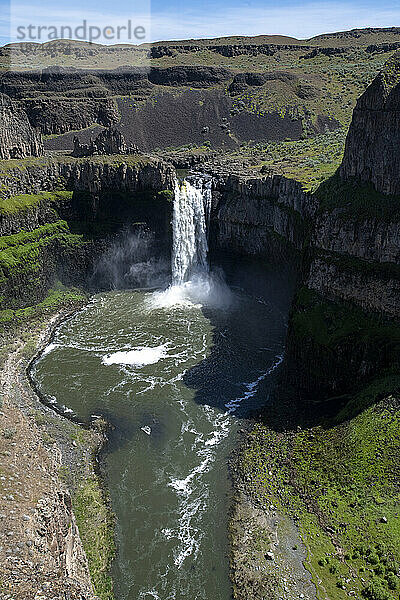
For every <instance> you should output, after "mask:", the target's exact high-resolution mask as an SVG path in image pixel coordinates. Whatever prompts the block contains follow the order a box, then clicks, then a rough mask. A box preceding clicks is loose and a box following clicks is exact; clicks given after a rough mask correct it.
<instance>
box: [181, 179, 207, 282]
mask: <svg viewBox="0 0 400 600" xmlns="http://www.w3.org/2000/svg"><path fill="white" fill-rule="evenodd" d="M210 212H211V180H208V181H206V180H204V179H203V178H201V177H197V178H192V179H191V181H188V180H186V179H185V180H184V182H183V183H182V184H180V183H179V182H178V181H176V182H175V198H174V213H173V222H172V232H173V248H172V284H173V285H181V284H183V283H185V282H186V281H189V280H190V279H191V277H192V276H193V275H196V274H206V273H208V259H207V255H208V240H207V225H208V223H209V219H210Z"/></svg>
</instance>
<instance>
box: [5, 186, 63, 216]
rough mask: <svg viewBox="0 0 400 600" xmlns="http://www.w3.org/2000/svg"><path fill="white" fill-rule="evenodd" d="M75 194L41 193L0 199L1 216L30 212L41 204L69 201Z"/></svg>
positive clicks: (61, 192) (59, 192) (60, 192)
mask: <svg viewBox="0 0 400 600" xmlns="http://www.w3.org/2000/svg"><path fill="white" fill-rule="evenodd" d="M72 194H73V192H68V191H54V192H40V193H39V194H18V195H15V196H11V197H9V198H6V199H4V198H1V199H0V214H2V215H10V214H16V213H18V212H21V211H24V210H29V209H30V208H33V207H34V206H38V205H39V204H40V203H41V202H46V201H47V202H57V201H62V200H67V199H70V198H71V197H72Z"/></svg>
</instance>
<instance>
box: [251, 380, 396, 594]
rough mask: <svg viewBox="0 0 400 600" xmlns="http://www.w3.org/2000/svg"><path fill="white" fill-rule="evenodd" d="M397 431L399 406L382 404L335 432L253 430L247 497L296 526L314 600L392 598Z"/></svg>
mask: <svg viewBox="0 0 400 600" xmlns="http://www.w3.org/2000/svg"><path fill="white" fill-rule="evenodd" d="M365 393H367V392H366V391H363V392H361V393H360V394H359V398H358V399H359V401H360V402H363V395H364V394H365ZM367 395H368V394H367ZM343 416H344V415H343ZM399 425H400V413H399V399H398V397H397V398H393V397H388V398H386V399H385V400H382V401H380V402H379V403H378V404H376V405H373V406H369V407H368V408H366V409H365V410H363V411H361V412H360V413H359V414H358V415H357V416H356V417H354V418H353V419H351V420H348V421H344V422H342V423H340V424H337V423H333V422H331V423H326V424H324V426H318V427H312V428H308V429H304V430H299V431H294V432H289V433H277V432H276V431H274V430H273V429H271V428H269V427H268V426H267V425H262V424H258V425H257V426H256V427H255V429H254V430H253V432H252V433H251V435H250V437H249V439H248V441H247V445H246V447H245V449H244V451H243V455H242V462H241V468H242V472H243V475H244V476H246V477H248V483H247V486H248V490H249V492H250V494H251V495H252V496H253V497H254V498H255V499H257V501H259V502H260V503H261V505H266V506H268V505H269V504H271V502H272V503H275V504H277V506H278V507H279V508H281V509H282V510H284V511H286V512H288V513H289V514H290V515H291V516H292V517H293V518H294V519H295V520H296V522H297V523H298V525H299V529H300V533H301V536H302V539H303V541H304V543H305V545H306V547H307V549H308V559H307V565H306V566H307V568H308V569H309V571H310V572H311V574H312V576H313V580H314V582H315V584H316V586H317V590H318V596H319V598H321V599H322V598H324V599H326V598H329V600H341V599H344V598H346V597H348V593H349V592H351V591H352V592H353V593H352V594H350V595H353V596H355V597H356V598H359V597H360V594H362V595H363V596H365V597H367V598H371V600H386V599H387V600H389V599H391V600H392V599H393V600H394V599H395V598H396V599H397V598H398V591H397V592H396V590H398V587H399V578H398V577H397V574H398V569H399V561H400V502H399V499H400V497H399V493H400V483H399V481H400V479H399V475H400V468H399V465H400V443H399V442H400V440H399V436H400V434H399ZM386 520H387V522H386Z"/></svg>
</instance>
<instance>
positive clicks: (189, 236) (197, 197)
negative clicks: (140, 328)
mask: <svg viewBox="0 0 400 600" xmlns="http://www.w3.org/2000/svg"><path fill="white" fill-rule="evenodd" d="M211 187H212V180H211V178H209V177H207V176H194V177H191V178H190V180H188V179H185V180H184V181H183V182H182V183H180V182H178V181H176V183H175V197H174V211H173V222H172V233H173V242H172V265H171V266H172V285H171V286H170V287H169V288H168V289H167V290H165V291H164V292H155V293H154V294H153V297H152V301H151V306H152V308H154V307H155V308H169V307H171V306H177V305H186V306H187V305H193V304H195V305H207V306H215V307H216V306H221V307H222V306H224V307H225V306H227V305H229V304H230V303H231V293H230V291H229V289H228V287H227V286H226V284H225V283H224V281H223V278H221V276H220V275H219V274H218V273H210V272H209V265H208V239H207V238H208V230H209V222H210V214H211V200H212V191H211Z"/></svg>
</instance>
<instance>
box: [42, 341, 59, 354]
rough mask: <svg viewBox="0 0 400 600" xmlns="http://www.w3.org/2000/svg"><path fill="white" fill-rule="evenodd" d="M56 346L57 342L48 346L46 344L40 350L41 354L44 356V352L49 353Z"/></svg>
mask: <svg viewBox="0 0 400 600" xmlns="http://www.w3.org/2000/svg"><path fill="white" fill-rule="evenodd" d="M57 347H58V344H53V343H51V344H49V345H48V346H46V348H45V349H44V350H43V352H42V356H46V354H49V353H50V352H52V351H53V350H54V349H55V348H57Z"/></svg>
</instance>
